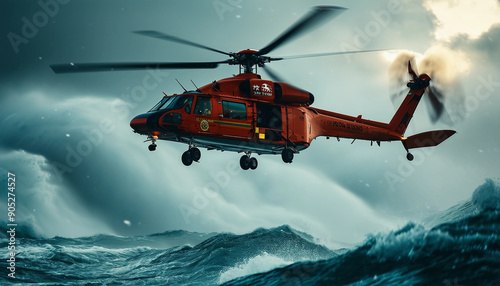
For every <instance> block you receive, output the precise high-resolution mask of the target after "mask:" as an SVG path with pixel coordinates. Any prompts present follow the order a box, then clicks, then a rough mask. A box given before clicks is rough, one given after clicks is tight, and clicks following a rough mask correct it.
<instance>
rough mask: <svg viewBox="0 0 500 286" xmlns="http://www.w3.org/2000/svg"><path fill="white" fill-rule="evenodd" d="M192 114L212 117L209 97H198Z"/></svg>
mask: <svg viewBox="0 0 500 286" xmlns="http://www.w3.org/2000/svg"><path fill="white" fill-rule="evenodd" d="M194 113H195V114H200V115H212V105H211V104H210V97H205V96H198V99H197V100H196V105H195V107H194Z"/></svg>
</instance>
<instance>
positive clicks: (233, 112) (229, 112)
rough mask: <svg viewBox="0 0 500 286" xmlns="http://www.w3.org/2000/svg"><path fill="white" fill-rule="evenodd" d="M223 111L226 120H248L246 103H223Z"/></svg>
mask: <svg viewBox="0 0 500 286" xmlns="http://www.w3.org/2000/svg"><path fill="white" fill-rule="evenodd" d="M222 111H223V114H224V118H231V119H239V120H247V107H246V106H245V104H244V103H238V102H231V101H223V102H222Z"/></svg>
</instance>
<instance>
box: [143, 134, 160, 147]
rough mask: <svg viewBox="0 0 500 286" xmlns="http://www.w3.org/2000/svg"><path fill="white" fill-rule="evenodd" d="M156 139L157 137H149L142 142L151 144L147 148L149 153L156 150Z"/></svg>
mask: <svg viewBox="0 0 500 286" xmlns="http://www.w3.org/2000/svg"><path fill="white" fill-rule="evenodd" d="M156 139H158V136H150V137H148V139H147V140H146V141H144V142H148V141H151V144H150V145H149V146H148V149H149V151H154V150H156Z"/></svg>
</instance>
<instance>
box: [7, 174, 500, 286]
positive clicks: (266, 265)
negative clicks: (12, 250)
mask: <svg viewBox="0 0 500 286" xmlns="http://www.w3.org/2000/svg"><path fill="white" fill-rule="evenodd" d="M496 198H499V197H498V183H497V182H495V181H493V180H487V181H486V182H485V184H483V185H482V186H480V187H478V188H477V189H476V191H475V192H474V194H473V196H472V199H471V200H469V201H466V202H462V203H460V204H458V205H456V206H453V207H451V208H449V209H448V210H445V211H444V212H442V213H440V214H437V215H436V216H434V217H433V218H432V220H431V223H430V224H431V225H432V226H430V227H429V224H428V223H424V224H419V223H413V222H410V223H407V224H406V225H405V226H403V227H402V228H400V229H398V230H394V231H390V232H385V233H378V234H372V235H368V236H367V239H366V241H365V242H364V243H362V244H361V245H359V246H357V247H355V248H353V249H350V250H345V249H342V250H336V251H333V250H330V249H328V248H326V247H324V246H322V245H318V244H317V243H316V242H315V239H314V238H313V237H312V236H310V235H309V234H307V233H304V232H300V231H298V230H295V229H294V228H292V227H290V226H288V225H283V226H279V227H276V228H271V229H265V228H259V229H256V230H254V231H252V232H250V233H247V234H241V235H237V234H232V233H208V234H203V233H194V232H187V231H182V230H178V231H167V232H163V233H158V234H151V235H145V236H132V237H123V236H115V235H109V234H108V235H95V236H89V237H81V238H64V237H52V238H44V237H40V236H37V235H36V233H35V232H34V231H33V229H31V228H30V226H29V225H27V226H24V227H20V228H19V232H18V233H16V238H17V239H16V243H17V244H16V251H17V256H16V278H15V279H16V282H18V283H19V284H28V283H39V284H40V285H54V284H56V285H84V284H113V285H136V284H141V285H166V284H169V285H215V284H220V283H224V285H268V284H276V285H317V284H327V285H349V284H355V285H477V284H478V283H479V284H481V285H498V284H500V270H499V269H500V210H498V209H496V206H497V204H496V201H495V199H496ZM5 231H6V229H5ZM5 231H4V233H5ZM18 234H22V235H18ZM0 245H1V248H0V255H2V256H3V257H8V256H9V254H8V250H7V245H8V240H7V238H3V239H1V242H0ZM10 282H12V280H8V278H6V277H0V284H5V283H10Z"/></svg>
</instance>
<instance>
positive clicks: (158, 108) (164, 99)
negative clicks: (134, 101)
mask: <svg viewBox="0 0 500 286" xmlns="http://www.w3.org/2000/svg"><path fill="white" fill-rule="evenodd" d="M171 99H172V97H164V98H162V99H161V100H160V102H158V103H157V104H156V105H155V106H153V108H151V110H149V111H150V112H151V111H157V110H160V109H161V108H162V107H163V106H165V107H166V106H167V102H169V101H170V100H171Z"/></svg>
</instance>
